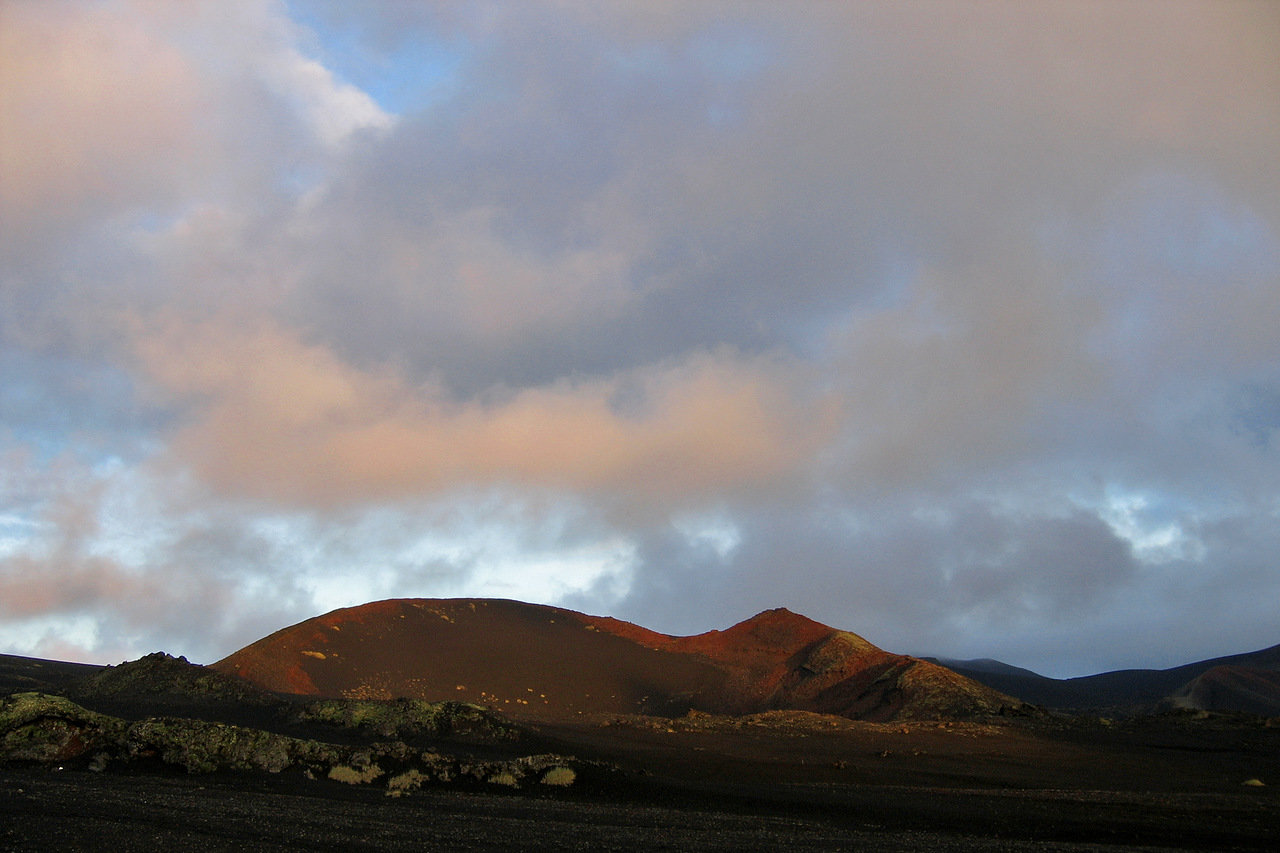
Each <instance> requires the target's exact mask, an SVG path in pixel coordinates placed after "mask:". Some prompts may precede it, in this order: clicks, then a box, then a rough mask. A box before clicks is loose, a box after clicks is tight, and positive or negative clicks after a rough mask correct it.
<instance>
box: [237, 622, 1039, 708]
mask: <svg viewBox="0 0 1280 853" xmlns="http://www.w3.org/2000/svg"><path fill="white" fill-rule="evenodd" d="M213 667H214V668H215V669H218V670H220V671H222V672H225V673H229V674H234V675H238V676H240V677H242V678H244V679H246V680H248V681H250V682H252V683H254V684H256V685H258V686H259V687H263V688H266V689H268V690H273V691H278V692H283V693H295V694H305V695H315V696H327V697H335V698H336V697H347V698H395V697H402V696H403V697H409V698H416V699H425V700H430V701H439V700H444V699H454V700H461V701H467V702H473V703H477V704H481V705H486V706H489V707H494V708H498V709H501V710H503V711H505V712H508V713H510V714H513V715H515V716H524V717H535V718H536V717H541V718H554V717H564V716H568V715H576V714H586V713H641V714H658V715H665V716H675V715H680V714H684V713H687V712H689V711H691V710H692V711H704V712H709V713H723V714H747V713H755V712H761V711H768V710H781V709H789V710H801V711H814V712H819V713H828V714H837V715H841V716H845V717H850V718H854V719H865V720H876V721H885V720H896V719H940V718H963V717H974V716H982V715H989V714H998V713H1002V712H1007V711H1011V710H1020V709H1023V708H1025V706H1024V705H1023V704H1022V703H1021V702H1019V701H1018V700H1016V699H1012V698H1010V697H1008V696H1005V695H1003V694H1001V693H998V692H997V691H995V690H992V689H990V688H988V687H985V686H983V685H981V684H979V683H977V682H975V681H972V680H970V679H968V678H965V677H963V676H961V675H958V674H956V673H955V672H952V671H951V670H949V669H946V668H945V667H942V666H938V665H936V664H933V663H929V662H927V661H922V660H919V659H917V658H912V657H906V656H903V655H895V654H890V653H889V652H886V651H884V650H882V649H879V648H877V647H876V646H874V645H872V644H871V643H869V642H867V641H866V640H864V639H863V638H861V637H859V636H858V635H856V634H852V633H849V632H847V631H839V630H836V629H834V628H830V627H828V626H826V625H822V624H820V623H818V622H815V621H813V620H811V619H808V618H806V617H804V616H800V615H797V614H795V613H792V612H790V611H788V610H785V609H777V610H767V611H765V612H763V613H760V614H758V615H756V616H754V617H752V618H750V619H748V620H746V621H745V622H741V623H739V624H737V625H734V626H733V627H731V628H728V629H727V630H724V631H710V632H708V633H705V634H698V635H695V636H690V637H672V636H668V635H666V634H660V633H658V632H656V631H650V630H648V629H646V628H642V627H640V626H637V625H633V624H631V623H628V622H623V621H619V620H617V619H612V618H608V617H598V616H588V615H585V614H582V613H577V612H574V611H571V610H564V609H561V608H556V607H547V606H542V605H534V604H524V603H521V602H516V601H506V600H495V599H394V600H388V601H379V602H374V603H371V604H365V605H362V606H359V607H350V608H344V609H341V610H335V611H333V612H331V613H327V614H325V615H323V616H318V617H315V618H313V619H308V620H306V621H304V622H300V623H298V624H297V625H294V626H292V627H289V628H285V629H283V630H281V631H277V632H276V633H274V634H272V635H270V636H268V637H265V638H263V639H262V640H259V641H258V642H256V643H253V644H251V645H249V646H247V647H245V648H243V649H241V650H240V651H238V652H235V653H234V654H232V655H230V656H229V657H227V658H224V659H223V660H221V661H218V662H217V663H215V664H213Z"/></svg>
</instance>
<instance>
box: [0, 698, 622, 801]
mask: <svg viewBox="0 0 1280 853" xmlns="http://www.w3.org/2000/svg"><path fill="white" fill-rule="evenodd" d="M332 705H333V703H326V705H325V706H324V707H322V708H319V709H317V716H318V717H320V718H327V717H328V716H330V715H332V714H333V713H334V708H333V707H332ZM349 710H350V713H348V714H345V715H341V716H343V717H344V719H345V721H346V722H338V723H336V724H337V725H345V726H350V727H354V728H357V729H359V728H360V727H361V723H360V722H358V720H359V719H360V718H362V717H364V716H365V715H366V714H367V713H368V711H369V709H368V708H367V707H361V706H358V705H357V706H356V707H353V708H351V709H349ZM416 710H417V711H418V712H419V713H420V714H421V713H425V711H426V709H416ZM380 716H381V718H383V719H386V720H395V719H396V716H397V715H396V714H395V713H394V712H393V713H389V714H384V715H380ZM436 717H437V718H438V719H455V720H469V719H473V716H472V715H470V714H467V713H460V712H459V709H457V708H444V709H437V713H436ZM399 725H400V724H399V723H397V724H396V725H395V728H396V729H399ZM449 725H452V724H449ZM5 762H11V763H12V762H36V763H44V764H57V765H68V764H80V765H84V766H87V767H88V768H89V769H92V770H98V771H101V770H104V769H107V768H108V767H112V766H118V765H136V764H139V763H146V764H156V763H159V764H161V765H166V766H171V767H180V768H183V769H185V770H186V771H187V772H189V773H214V772H222V771H257V772H266V773H273V774H274V773H284V772H288V771H292V772H297V773H300V774H302V775H303V776H305V777H307V778H310V779H329V780H333V781H337V782H345V783H348V784H380V785H384V786H386V787H387V791H388V793H389V794H393V795H399V794H403V793H406V792H408V791H411V790H414V789H417V788H420V787H422V786H424V785H442V784H452V785H456V784H486V785H501V786H505V787H517V788H518V787H524V786H528V785H537V784H543V785H549V786H553V787H564V786H567V785H571V784H573V783H574V781H575V780H576V779H577V777H578V775H579V774H580V773H582V772H583V771H584V769H587V770H591V771H594V772H599V771H600V769H601V767H603V766H602V765H592V764H589V763H586V762H581V761H578V760H577V759H574V758H572V757H567V756H560V755H550V754H543V755H525V756H518V757H516V758H511V759H493V758H476V757H474V756H470V755H466V754H449V753H443V752H440V751H438V750H436V749H425V750H424V749H418V748H414V747H412V746H410V745H408V744H406V743H405V742H404V741H400V740H396V741H373V742H369V743H363V744H337V743H328V742H324V741H320V740H314V739H308V738H297V737H290V736H287V735H282V734H278V733H275V732H269V731H263V730H261V729H254V728H249V727H245V726H237V725H231V724H227V723H219V722H210V721H206V720H193V719H185V718H177V717H150V718H147V719H144V720H137V721H133V722H130V721H127V720H123V719H120V718H118V717H112V716H110V715H106V714H100V713H97V712H95V711H90V710H88V709H86V708H82V707H81V706H79V705H77V704H75V703H74V702H72V701H71V700H69V699H67V698H65V697H61V696H50V695H46V694H41V693H18V694H13V695H11V696H8V697H6V698H4V699H2V700H0V763H5Z"/></svg>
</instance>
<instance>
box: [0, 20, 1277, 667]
mask: <svg viewBox="0 0 1280 853" xmlns="http://www.w3.org/2000/svg"><path fill="white" fill-rule="evenodd" d="M1277 41H1280V4H1276V3H1273V2H1265V1H1264V2H1256V3H1249V2H1230V0H1222V1H1221V2H1217V0H1214V2H1179V0H1170V2H1161V3H1151V2H1123V0H1115V2H1073V0H1066V1H1065V2H1061V3H1025V2H1020V0H1019V2H1007V3H1004V2H995V1H994V0H992V2H950V1H949V0H938V2H910V0H907V2H876V0H870V2H859V3H833V2H804V0H795V2H788V3H773V2H748V0H734V2H717V0H699V2H693V3H687V2H663V0H635V2H625V1H624V0H617V2H609V0H604V1H603V2H602V0H589V2H588V0H558V2H538V0H511V2H502V1H501V0H492V1H491V0H465V2H463V0H459V2H449V1H448V0H442V2H436V3H425V2H424V3H410V2H395V0H381V2H379V0H368V2H362V3H358V4H355V3H346V2H341V0H332V2H327V1H326V0H289V2H285V0H235V1H234V2H226V0H191V1H190V2H183V3H171V2H166V1H165V0H95V2H88V0H86V2H75V1H74V0H0V652H5V653H11V654H22V655H34V656H39V657H53V658H60V659H68V660H78V661H85V662H95V663H118V662H120V661H122V660H126V659H132V658H136V657H138V656H140V655H142V654H146V653H148V652H151V651H156V650H164V651H167V652H170V653H172V654H175V655H176V654H182V655H185V656H187V657H188V658H190V659H191V660H193V661H197V662H202V663H208V662H212V661H214V660H217V659H220V658H221V657H223V656H225V655H227V654H230V653H231V652H233V651H235V650H236V649H238V648H240V647H242V646H244V645H247V644H248V643H250V642H252V641H254V640H256V639H258V638H260V637H262V636H265V635H266V634H268V633H270V632H272V631H274V630H277V629H279V628H282V627H285V626H287V625H290V624H293V623H295V622H298V621H301V620H303V619H306V618H309V617H311V616H314V615H318V614H320V613H323V612H326V611H328V610H331V609H333V608H337V607H343V606H350V605H355V604H359V603H362V602H365V601H371V600H377V599H381V598H390V597H455V596H465V597H496V598H515V599H521V600H525V601H532V602H538V603H544V604H553V605H558V606H564V607H570V608H573V609H576V610H582V611H586V612H589V613H593V614H600V615H612V616H616V617H618V618H622V619H626V620H629V621H633V622H637V623H639V624H642V625H645V626H647V627H650V628H653V629H655V630H659V631H663V632H666V633H671V634H692V633H700V632H702V631H707V630H711V629H715V628H720V629H722V628H726V627H728V626H729V625H732V624H734V623H736V622H738V621H741V620H742V619H745V618H748V617H750V616H751V615H753V614H755V613H757V612H759V611H761V610H764V609H768V608H773V607H787V608H789V609H791V610H793V611H796V612H799V613H803V614H805V615H807V616H809V617H810V618H813V619H816V620H818V621H821V622H824V623H826V624H829V625H832V626H834V627H838V628H842V629H848V630H852V631H855V632H857V633H859V634H861V635H863V636H864V637H866V638H867V639H869V640H870V641H872V642H873V643H876V644H877V645H879V646H881V647H882V648H885V649H888V650H889V651H893V652H899V653H906V654H915V655H930V654H932V655H941V656H946V657H952V658H978V657H992V658H998V659H1000V660H1004V661H1007V662H1009V663H1013V664H1016V665H1019V666H1025V667H1029V668H1031V669H1034V670H1036V671H1038V672H1041V673H1044V674H1047V675H1054V676H1060V677H1062V676H1071V675H1082V674H1087V673H1093V672H1100V671H1105V670H1110V669H1116V668H1122V667H1157V668H1159V667H1168V666H1174V665H1177V664H1181V663H1185V662H1189V661H1193V660H1200V659H1205V658H1209V657H1214V656H1218V655H1225V654H1232V653H1237V652H1244V651H1250V650H1254V649H1259V648H1263V647H1267V646H1271V645H1274V644H1276V643H1280V617H1277V602H1280V431H1278V429H1280V333H1278V332H1277V330H1278V329H1280V169H1277V168H1276V161H1277V156H1278V155H1280V53H1277V51H1276V49H1275V45H1276V43H1277Z"/></svg>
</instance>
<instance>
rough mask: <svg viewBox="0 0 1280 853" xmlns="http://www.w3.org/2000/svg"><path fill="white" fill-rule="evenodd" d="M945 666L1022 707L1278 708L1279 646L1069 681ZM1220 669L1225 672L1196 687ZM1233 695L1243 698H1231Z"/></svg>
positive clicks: (976, 664) (991, 664)
mask: <svg viewBox="0 0 1280 853" xmlns="http://www.w3.org/2000/svg"><path fill="white" fill-rule="evenodd" d="M945 666H947V667H948V668H949V669H951V670H953V671H955V672H956V673H959V674H960V675H964V676H966V677H967V678H971V679H973V680H974V681H978V682H980V683H982V684H985V685H987V686H988V687H991V688H992V689H994V690H999V691H1000V692H1002V693H1007V694H1009V695H1010V696H1016V697H1017V698H1019V699H1021V700H1023V701H1024V702H1030V703H1032V704H1034V705H1041V706H1044V707H1047V708H1058V709H1063V710H1101V709H1120V710H1128V711H1150V710H1156V709H1158V708H1161V707H1184V708H1197V709H1200V710H1208V711H1241V710H1249V709H1250V708H1252V709H1262V710H1253V711H1251V712H1252V713H1276V711H1270V710H1265V709H1268V708H1275V707H1280V687H1277V686H1275V684H1276V680H1277V679H1276V678H1274V677H1273V676H1272V674H1274V673H1280V646H1271V647H1270V648H1266V649H1261V650H1259V651H1256V652H1247V653H1245V654H1239V655H1230V656H1227V657H1221V658H1213V659H1211V660H1204V661H1197V662H1195V663H1189V664H1184V665H1183V666H1178V667H1173V668H1171V669H1122V670H1116V671H1114V672H1104V673H1100V674H1098V675H1086V676H1081V677H1079V678H1067V679H1057V678H1048V677H1046V676H1043V675H1037V674H1036V673H1034V672H1031V671H1030V670H1024V669H1019V668H1018V667H1012V666H1009V665H1007V664H1001V663H999V662H998V661H987V660H982V661H946V662H945ZM1219 669H1222V670H1223V671H1222V672H1221V673H1218V674H1217V675H1210V676H1208V680H1207V681H1204V682H1203V683H1202V684H1201V685H1200V686H1199V687H1198V688H1197V687H1196V686H1194V685H1195V684H1196V683H1197V682H1200V681H1201V680H1202V679H1204V678H1205V677H1206V674H1208V673H1210V672H1211V671H1214V670H1219ZM1237 690H1238V691H1241V695H1240V696H1239V697H1234V698H1233V695H1234V694H1235V693H1236V692H1237Z"/></svg>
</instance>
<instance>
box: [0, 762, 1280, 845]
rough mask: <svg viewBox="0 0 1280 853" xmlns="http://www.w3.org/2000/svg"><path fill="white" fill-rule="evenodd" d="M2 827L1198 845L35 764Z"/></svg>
mask: <svg viewBox="0 0 1280 853" xmlns="http://www.w3.org/2000/svg"><path fill="white" fill-rule="evenodd" d="M926 793H927V792H926ZM0 827H3V828H0V847H2V848H3V849H5V850H14V851H36V850H39V851H47V850H95V851H96V850H110V851H115V853H131V851H151V850H167V851H168V850H182V849H187V850H201V851H206V850H207V851H222V850H228V851H230V850H390V851H395V850H438V851H479V850H485V851H492V850H539V851H547V850H591V851H629V850H645V851H662V850H672V851H749V850H782V849H786V850H799V851H806V850H814V851H816V850H877V851H909V850H931V851H942V853H947V851H957V852H958V851H966V853H967V851H1032V850H1034V851H1062V853H1076V851H1091V850H1097V851H1104V850H1105V851H1109V853H1129V851H1161V850H1174V849H1185V848H1184V847H1183V845H1181V844H1179V845H1178V846H1176V847H1170V846H1143V845H1141V844H1138V845H1126V844H1105V845H1099V844H1096V843H1076V842H1070V841H1049V840H1037V839H1036V838H1034V837H1030V838H1028V837H1022V838H1016V837H1015V838H999V837H993V836H991V835H981V836H972V835H966V834H963V833H951V832H937V831H930V830H927V829H925V830H920V829H903V828H885V827H874V826H866V825H858V823H857V821H856V819H853V818H845V819H840V818H839V816H838V815H837V816H833V815H831V814H826V815H816V816H815V815H807V814H803V813H797V814H786V813H782V814H779V813H778V809H777V808H776V807H775V806H768V807H767V811H765V812H763V813H752V812H751V811H750V809H749V807H745V806H744V805H743V804H742V803H741V802H737V803H736V804H733V805H732V807H731V808H729V809H726V810H719V809H716V808H714V807H711V808H708V807H707V806H706V804H705V803H703V804H700V805H699V806H698V807H688V808H684V807H679V806H674V805H669V804H652V803H649V804H646V803H638V802H625V801H616V800H604V801H601V800H598V799H586V798H582V797H580V796H576V797H566V796H529V795H521V794H502V795H498V794H487V793H478V792H476V793H472V792H438V791H434V792H433V791H424V792H419V793H416V794H414V795H412V796H408V797H404V798H399V799H393V798H388V797H386V796H385V795H384V794H382V792H380V791H376V790H371V789H366V788H347V787H344V786H340V785H337V784H336V783H314V782H310V783H304V782H303V781H302V780H287V779H272V780H263V779H260V778H250V777H235V776H228V775H219V776H177V775H150V774H113V773H101V774H94V773H89V772H85V771H73V770H66V771H56V770H46V769H36V768H23V769H14V768H9V769H6V770H3V771H0ZM1193 846H1195V845H1193ZM1232 846H1234V845H1232ZM1232 846H1228V847H1224V848H1222V849H1231V847H1232ZM1202 849H1209V848H1202ZM1238 849H1264V848H1263V847H1252V846H1251V845H1246V846H1243V847H1239V848H1238Z"/></svg>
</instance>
